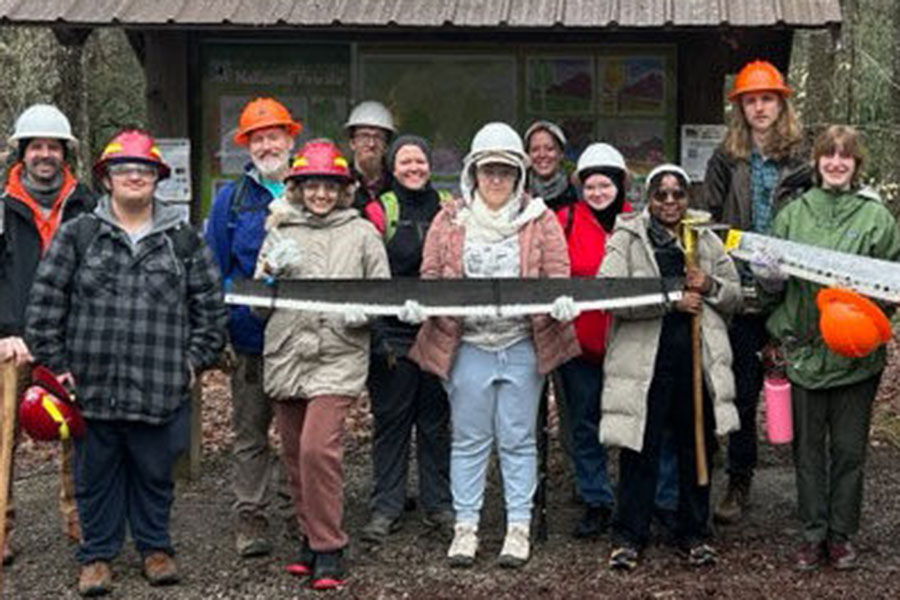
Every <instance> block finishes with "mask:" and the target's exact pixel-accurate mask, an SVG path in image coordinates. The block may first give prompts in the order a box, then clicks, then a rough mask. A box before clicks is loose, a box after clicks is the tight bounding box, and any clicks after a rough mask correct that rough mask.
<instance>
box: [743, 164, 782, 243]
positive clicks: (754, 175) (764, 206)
mask: <svg viewBox="0 0 900 600" xmlns="http://www.w3.org/2000/svg"><path fill="white" fill-rule="evenodd" d="M777 184H778V164H777V163H776V162H775V161H774V160H772V159H770V158H763V156H762V155H761V154H760V153H759V151H757V149H756V148H754V149H753V152H752V153H751V154H750V196H751V207H752V208H751V210H752V214H753V231H754V232H756V233H763V234H768V233H769V230H770V229H771V228H772V192H773V191H774V190H775V186H776V185H777Z"/></svg>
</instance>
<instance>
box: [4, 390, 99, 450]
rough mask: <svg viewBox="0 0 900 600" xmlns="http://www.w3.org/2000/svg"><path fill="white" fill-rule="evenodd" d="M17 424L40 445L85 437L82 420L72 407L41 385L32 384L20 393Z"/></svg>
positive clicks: (68, 402) (76, 410) (67, 401)
mask: <svg viewBox="0 0 900 600" xmlns="http://www.w3.org/2000/svg"><path fill="white" fill-rule="evenodd" d="M19 424H20V425H21V426H22V429H24V430H25V431H26V433H28V435H30V436H31V438H32V439H34V440H37V441H42V442H47V441H53V440H66V439H69V438H70V437H74V438H80V437H81V436H83V435H84V419H83V418H82V417H81V413H80V412H78V409H77V408H76V407H75V405H74V404H72V402H70V401H69V400H68V398H65V399H60V398H59V397H57V396H56V395H54V394H51V393H50V392H48V391H47V390H46V389H45V388H44V387H43V386H41V385H33V386H31V387H29V388H28V389H26V390H25V393H23V394H22V398H21V401H20V403H19Z"/></svg>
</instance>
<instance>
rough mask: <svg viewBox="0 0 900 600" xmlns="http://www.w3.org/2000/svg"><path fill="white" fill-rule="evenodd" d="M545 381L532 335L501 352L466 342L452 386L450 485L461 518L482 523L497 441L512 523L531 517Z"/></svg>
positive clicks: (451, 382)
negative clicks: (481, 513) (538, 418)
mask: <svg viewBox="0 0 900 600" xmlns="http://www.w3.org/2000/svg"><path fill="white" fill-rule="evenodd" d="M543 379H544V378H543V377H542V376H540V375H539V374H538V369H537V357H536V356H535V353H534V344H533V343H532V341H531V339H530V338H529V339H526V340H522V341H520V342H517V343H516V344H513V345H512V346H510V347H509V348H506V349H505V350H498V351H487V350H482V349H480V348H478V347H476V346H473V345H471V344H467V343H465V342H464V343H462V344H461V345H460V347H459V350H458V351H457V354H456V359H455V362H454V364H453V368H452V369H451V371H450V379H449V381H448V382H447V384H446V385H447V393H448V395H449V398H450V410H451V423H452V425H453V441H452V446H451V454H450V488H451V491H452V493H453V508H454V510H455V511H456V520H457V521H458V522H467V523H476V524H477V523H478V517H479V513H480V512H481V506H482V504H483V502H484V485H485V477H486V475H487V467H488V460H489V458H490V454H491V446H492V445H493V442H494V440H495V439H496V441H497V453H498V454H499V456H500V470H501V473H502V475H503V492H504V497H505V500H506V514H507V521H508V522H510V523H512V522H517V521H529V520H530V519H531V508H532V504H533V499H534V492H535V489H536V488H537V439H536V428H537V413H538V402H539V400H540V394H541V387H542V386H543Z"/></svg>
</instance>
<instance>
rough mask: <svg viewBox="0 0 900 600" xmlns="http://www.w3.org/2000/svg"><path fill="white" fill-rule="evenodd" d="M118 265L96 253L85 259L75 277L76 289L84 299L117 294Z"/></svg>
mask: <svg viewBox="0 0 900 600" xmlns="http://www.w3.org/2000/svg"><path fill="white" fill-rule="evenodd" d="M115 280H116V264H115V261H113V260H112V259H107V258H104V256H103V255H102V254H99V253H95V254H91V255H88V256H87V257H85V259H84V262H83V263H82V264H81V268H80V269H78V272H77V275H76V276H75V289H76V291H77V292H78V293H79V295H80V296H81V297H83V298H97V297H99V296H105V295H109V294H115V291H116V290H115V288H116V285H115Z"/></svg>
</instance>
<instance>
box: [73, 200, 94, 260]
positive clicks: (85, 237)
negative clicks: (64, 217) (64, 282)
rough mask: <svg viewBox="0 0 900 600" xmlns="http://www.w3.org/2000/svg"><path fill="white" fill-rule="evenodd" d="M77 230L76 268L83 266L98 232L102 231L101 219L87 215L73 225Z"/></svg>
mask: <svg viewBox="0 0 900 600" xmlns="http://www.w3.org/2000/svg"><path fill="white" fill-rule="evenodd" d="M72 227H73V228H74V229H75V268H76V269H77V268H78V267H80V266H81V261H82V260H84V255H85V254H86V253H87V249H88V248H89V247H90V245H91V243H92V242H93V241H94V238H95V237H96V236H97V232H98V231H100V219H98V218H97V217H96V216H95V215H94V214H93V213H85V214H83V215H81V216H80V217H78V218H77V219H75V221H74V222H73V223H72Z"/></svg>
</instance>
